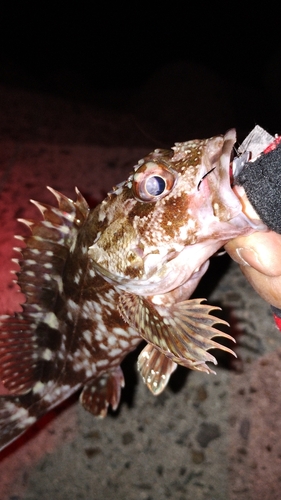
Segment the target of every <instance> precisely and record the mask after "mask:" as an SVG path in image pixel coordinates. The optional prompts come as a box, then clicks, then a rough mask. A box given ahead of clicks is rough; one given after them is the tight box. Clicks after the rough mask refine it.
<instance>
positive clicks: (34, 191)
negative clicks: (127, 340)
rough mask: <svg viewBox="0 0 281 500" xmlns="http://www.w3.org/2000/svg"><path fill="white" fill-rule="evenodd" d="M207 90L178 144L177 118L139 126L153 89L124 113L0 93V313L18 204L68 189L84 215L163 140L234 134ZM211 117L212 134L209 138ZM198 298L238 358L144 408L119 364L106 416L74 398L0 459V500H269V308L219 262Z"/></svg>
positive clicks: (9, 297)
mask: <svg viewBox="0 0 281 500" xmlns="http://www.w3.org/2000/svg"><path fill="white" fill-rule="evenodd" d="M159 78H161V75H160V77H159ZM211 83H212V85H211V90H210V92H211V93H212V95H213V97H214V98H213V100H212V110H209V115H208V117H207V118H208V121H207V122H206V124H205V125H203V124H202V122H199V123H198V120H197V123H195V124H194V133H193V134H192V119H193V117H194V116H195V112H194V111H193V110H192V109H191V110H190V120H188V113H187V125H186V137H183V130H184V125H183V121H184V119H183V114H184V113H183V110H181V111H180V118H179V120H178V121H176V126H175V131H173V130H172V125H171V124H170V125H169V126H168V125H167V126H166V124H168V123H169V113H168V111H169V110H168V109H166V108H165V109H164V108H163V106H162V107H161V96H159V95H158V96H157V99H158V100H159V102H156V103H154V105H155V106H154V105H153V106H154V107H153V106H152V107H153V109H154V114H152V118H151V121H149V109H148V111H146V106H147V107H148V108H149V106H148V104H147V103H148V102H149V99H150V97H151V94H153V89H154V88H155V87H156V83H155V87H153V85H154V83H153V81H152V82H150V86H149V85H147V87H146V88H144V89H142V91H141V92H140V93H139V94H138V96H135V97H134V100H133V101H132V102H131V104H130V105H131V108H130V109H131V110H133V114H132V113H131V112H129V111H128V112H127V111H123V112H122V111H117V110H115V111H112V110H111V111H110V110H109V109H106V110H102V109H101V108H99V107H97V106H95V105H91V106H90V105H86V104H81V103H79V102H78V101H75V102H74V101H70V100H69V101H67V100H63V99H60V98H56V97H50V96H48V95H47V94H39V93H35V92H34V93H31V92H28V91H24V90H17V89H13V88H7V87H4V86H2V87H0V176H1V177H0V190H1V191H0V217H1V229H0V312H2V313H5V312H11V311H12V310H15V309H16V308H18V307H19V305H18V304H19V299H20V294H19V292H18V291H17V287H16V286H15V285H11V279H12V278H11V275H10V273H9V270H10V269H12V268H14V269H16V265H14V264H11V263H10V259H11V257H15V256H16V254H15V253H14V252H13V251H12V247H13V246H14V245H15V244H16V245H18V242H15V241H14V240H13V235H14V234H15V233H21V234H23V232H24V228H22V227H21V225H20V224H19V223H18V222H17V221H16V219H17V218H18V217H35V216H37V214H36V209H35V208H34V207H33V206H32V205H31V204H30V203H29V201H28V200H29V199H35V200H39V201H42V202H49V203H50V202H54V200H53V199H52V195H51V194H50V193H49V192H48V191H47V190H46V188H45V186H46V185H50V186H52V187H53V188H55V189H57V190H58V191H61V192H63V193H64V194H66V195H67V196H69V197H73V196H74V187H75V186H78V187H79V189H80V190H81V192H82V193H83V194H84V195H85V197H86V198H87V199H88V200H89V202H90V203H92V204H94V203H96V202H98V201H101V199H102V198H103V197H104V196H105V194H106V191H107V190H109V189H110V188H111V187H112V185H114V184H116V183H117V182H119V181H121V180H124V179H125V178H126V177H127V175H128V172H129V171H130V170H131V168H132V166H133V165H134V164H135V163H136V162H137V160H138V159H139V158H141V157H142V156H143V155H144V154H145V153H147V152H149V151H150V150H152V149H153V148H155V147H157V146H160V147H163V146H166V147H169V146H172V142H170V143H168V142H166V143H165V144H163V143H164V141H166V140H167V139H169V140H170V139H171V141H173V140H184V139H185V140H188V139H192V138H195V136H196V137H209V136H211V135H212V134H214V133H223V132H224V131H225V130H226V129H227V128H229V127H231V126H234V125H235V123H234V121H233V120H234V119H235V113H232V112H231V113H230V114H229V119H228V120H229V121H228V120H227V119H226V118H225V108H226V106H228V101H227V99H228V98H227V94H225V93H224V94H223V98H222V94H220V99H218V100H217V101H216V100H215V96H216V95H217V92H216V91H217V90H219V88H220V82H218V81H216V79H215V78H213V80H212V81H211ZM163 99H164V101H165V99H167V97H166V96H164V97H163ZM194 99H195V97H194V96H193V94H192V100H193V101H194ZM187 100H188V99H187ZM197 101H198V99H197ZM144 103H145V105H144ZM170 104H171V107H172V106H175V103H173V102H171V103H170ZM161 109H164V111H165V113H164V112H163V113H162V112H161ZM229 109H231V103H229ZM156 110H159V114H157V113H156ZM161 113H162V114H161ZM192 113H193V114H192ZM212 114H213V115H215V116H216V117H217V121H213V122H212V125H211V126H208V125H207V123H209V122H210V116H211V115H212ZM220 116H222V117H223V118H222V119H221V121H220V119H219V118H218V117H220ZM136 117H137V118H136ZM153 120H154V122H153ZM230 120H231V121H230ZM193 122H194V120H193ZM179 123H181V127H180V125H179ZM261 125H263V124H262V123H261ZM143 131H145V133H143ZM247 132H248V130H246V133H247ZM273 132H274V131H273ZM174 134H178V135H177V136H175V137H174V136H173V135H174ZM157 140H158V141H159V143H158V145H157V144H156V143H155V142H156V141H157ZM197 295H198V296H206V298H208V301H209V302H210V303H213V304H216V305H220V306H221V307H222V309H223V312H222V317H223V318H225V319H226V320H227V321H229V322H230V324H231V328H230V331H229V333H230V334H232V335H233V336H234V337H235V338H236V341H237V345H236V346H235V351H236V353H237V356H238V359H237V360H234V359H231V356H229V355H228V354H220V353H219V354H218V360H219V366H218V367H217V368H216V371H217V375H216V376H215V375H206V374H203V373H196V372H188V370H184V369H182V368H180V369H178V370H177V371H176V372H175V374H174V376H173V377H172V380H171V383H170V385H169V387H168V388H167V389H166V391H165V392H164V393H163V394H161V395H160V396H158V397H156V398H155V397H154V396H152V395H151V394H150V392H149V391H148V389H147V388H146V387H145V386H144V385H143V383H142V381H141V380H140V378H139V376H138V374H137V371H136V366H135V362H136V357H137V353H132V354H131V355H130V356H129V357H128V359H127V360H126V361H125V363H124V371H125V378H126V388H125V390H124V391H123V397H122V403H121V406H120V409H119V410H118V411H117V412H116V413H110V414H109V415H108V417H107V418H106V419H104V420H99V419H95V418H94V417H93V416H92V415H91V414H88V413H87V412H86V411H85V410H84V409H83V408H82V407H81V406H80V405H79V404H78V401H77V397H76V396H75V397H73V398H72V399H71V400H70V401H68V402H66V404H65V405H63V406H62V407H60V408H58V409H55V410H53V411H52V412H51V413H50V414H49V415H47V416H46V417H45V418H43V419H42V420H41V421H40V422H39V423H38V424H36V425H35V426H34V427H33V428H32V429H30V431H29V432H28V433H27V434H26V435H25V436H23V437H22V438H21V439H20V440H18V441H17V442H15V443H14V444H13V445H11V446H10V447H9V448H8V449H7V450H4V451H3V452H2V453H1V454H0V499H1V500H39V499H40V500H49V499H50V498H53V499H55V500H82V499H83V500H88V499H94V500H102V499H107V500H111V499H112V500H113V499H114V500H117V499H118V500H123V499H128V500H163V499H166V498H167V499H168V498H171V499H173V500H186V499H192V500H197V499H198V500H207V499H208V500H252V499H253V500H254V499H255V500H261V499H262V500H275V499H276V500H277V499H280V498H281V437H280V436H281V418H280V415H281V394H280V385H281V368H280V361H281V336H280V332H279V331H278V330H277V329H276V328H275V326H274V322H273V319H272V316H271V312H270V308H269V306H268V305H267V304H266V303H264V302H263V301H262V299H261V298H259V297H258V296H257V295H256V293H255V292H254V291H253V290H252V289H251V287H250V285H249V284H248V283H247V282H246V281H245V279H244V277H243V276H242V274H241V273H240V270H239V268H238V266H237V265H236V264H235V263H230V262H229V260H228V258H227V257H226V256H223V257H220V258H219V257H218V258H214V259H213V260H212V264H211V268H210V270H209V271H208V273H207V275H206V276H205V277H204V279H203V280H202V283H201V284H200V290H199V291H198V293H197Z"/></svg>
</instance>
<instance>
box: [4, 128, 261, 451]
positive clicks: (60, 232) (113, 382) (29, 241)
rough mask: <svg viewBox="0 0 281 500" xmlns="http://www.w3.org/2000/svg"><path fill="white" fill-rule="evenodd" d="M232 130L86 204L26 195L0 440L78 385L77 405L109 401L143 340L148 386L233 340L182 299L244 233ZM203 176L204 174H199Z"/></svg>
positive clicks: (169, 156)
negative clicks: (30, 210) (21, 298)
mask: <svg viewBox="0 0 281 500" xmlns="http://www.w3.org/2000/svg"><path fill="white" fill-rule="evenodd" d="M235 140H236V136H235V131H234V130H231V131H229V132H227V133H226V134H225V136H218V137H214V138H211V139H205V140H196V141H186V142H185V143H176V146H175V147H174V148H173V150H171V151H166V150H159V149H157V150H155V151H154V152H152V153H150V154H149V155H148V156H146V157H145V158H144V159H142V160H140V161H139V163H138V165H136V166H135V167H134V168H133V173H132V174H130V175H129V177H128V179H127V181H125V182H123V183H121V184H119V185H118V186H117V187H116V188H113V191H112V192H111V193H109V194H108V196H107V198H106V199H105V200H104V201H103V202H102V203H101V204H100V205H99V206H98V207H96V208H95V209H91V210H90V209H89V207H88V205H87V203H86V201H85V199H84V198H83V196H82V195H81V194H80V192H79V191H78V190H76V194H77V199H76V201H72V200H70V199H68V198H67V197H66V196H64V195H62V194H60V193H58V192H56V191H54V190H53V189H51V188H49V189H50V191H51V192H52V193H53V194H54V196H55V197H56V199H57V203H58V207H52V206H48V205H43V204H40V203H38V202H33V203H35V205H36V206H37V208H38V209H39V210H40V212H41V214H42V217H43V218H42V220H40V221H23V222H24V223H25V224H27V226H28V227H29V229H30V232H31V234H30V235H29V236H27V237H26V238H24V243H25V247H24V248H23V249H22V250H21V252H22V257H21V258H20V261H19V265H20V271H19V272H18V284H19V286H20V288H21V291H22V293H23V294H24V295H25V298H26V301H25V303H24V304H23V305H22V312H19V313H16V314H15V315H14V316H12V317H6V316H3V317H1V319H0V375H1V378H2V381H3V384H4V386H5V387H6V388H7V389H8V390H9V391H10V394H9V395H7V396H2V397H0V448H4V447H5V446H7V445H8V444H9V443H10V442H12V441H13V440H14V439H16V438H17V437H18V436H19V435H20V434H21V433H22V432H24V431H25V430H26V429H27V428H28V427H29V426H30V425H32V424H33V423H34V422H35V421H36V420H37V419H38V418H40V416H42V415H43V414H44V413H46V412H47V411H49V410H50V409H51V408H52V407H54V406H55V405H57V404H59V403H60V402H62V401H63V400H64V399H66V398H67V397H69V396H70V395H71V394H73V393H74V392H76V391H78V390H80V391H81V394H80V401H81V403H82V405H83V406H84V407H85V409H86V410H88V411H90V412H91V413H93V414H94V415H97V416H105V415H106V413H107V409H108V406H109V405H111V406H112V408H113V409H116V408H117V406H118V404H119V400H120V392H121V388H122V387H123V386H124V378H123V374H122V370H121V368H120V363H121V362H122V360H123V359H124V357H125V356H126V355H127V353H129V352H130V351H132V350H134V349H135V348H136V346H137V345H138V344H139V343H140V342H141V341H142V339H144V340H146V341H147V345H146V347H145V348H144V349H143V351H142V352H141V353H140V356H139V360H138V369H139V371H140V374H141V376H142V378H143V380H144V382H145V383H146V384H147V386H148V388H149V389H150V390H151V391H152V393H153V394H155V395H157V394H159V393H160V392H162V390H164V388H165V387H166V385H167V383H168V381H169V377H170V375H171V374H172V373H173V371H174V370H175V368H176V366H177V364H181V365H183V366H186V367H189V368H192V369H195V370H200V371H203V372H207V373H210V372H212V370H211V369H210V367H209V366H208V365H207V364H206V362H208V361H211V362H213V363H215V364H216V359H215V358H214V356H212V355H211V354H210V353H209V352H208V351H209V350H210V349H213V348H220V349H222V350H224V351H227V352H230V353H233V351H231V350H230V349H229V348H228V347H226V346H224V345H221V344H219V343H217V342H215V341H214V340H213V338H214V337H216V336H222V337H225V338H228V339H232V337H230V336H229V335H228V334H226V333H224V332H222V331H220V330H217V329H216V328H214V326H213V325H214V324H215V323H225V322H223V321H222V320H219V319H218V318H217V317H215V316H212V315H210V312H211V311H212V309H216V308H214V307H212V306H209V305H207V304H202V300H203V299H192V300H190V299H189V298H190V296H191V294H192V293H193V291H194V289H195V288H196V286H197V284H198V282H199V281H200V279H201V277H202V275H203V274H204V273H205V271H206V269H207V267H208V259H209V257H210V256H211V255H212V254H213V253H215V252H216V251H217V250H218V249H219V248H220V247H221V246H222V245H223V244H224V243H225V242H226V241H228V240H229V239H231V238H232V237H235V236H237V235H239V234H249V232H251V231H252V228H251V226H250V225H249V224H248V222H247V219H246V218H245V217H240V216H241V205H240V202H239V200H238V199H237V198H236V196H235V195H234V194H233V192H232V189H231V186H230V181H229V164H230V155H231V152H232V148H233V145H234V143H235ZM208 173H210V175H208Z"/></svg>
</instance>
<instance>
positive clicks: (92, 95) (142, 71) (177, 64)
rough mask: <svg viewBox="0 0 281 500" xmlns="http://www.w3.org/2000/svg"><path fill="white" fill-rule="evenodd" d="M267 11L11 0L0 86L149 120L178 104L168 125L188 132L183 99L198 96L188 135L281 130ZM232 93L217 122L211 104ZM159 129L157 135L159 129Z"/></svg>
mask: <svg viewBox="0 0 281 500" xmlns="http://www.w3.org/2000/svg"><path fill="white" fill-rule="evenodd" d="M262 8H263V10H262V9H261V7H260V5H258V4H256V7H255V10H254V11H253V10H252V8H251V6H249V5H248V7H245V6H242V4H238V5H237V4H233V3H230V2H227V3H223V4H220V3H215V4H213V2H208V3H207V2H193V3H191V2H188V1H187V2H184V3H182V2H178V3H177V2H168V3H166V4H165V5H164V3H163V2H150V4H148V5H147V4H146V3H143V2H130V3H127V2H126V3H125V2H124V3H120V2H114V3H111V2H104V3H101V2H87V3H83V2H72V3H66V2H64V3H63V4H62V2H42V1H40V2H28V1H21V2H7V1H6V2H3V3H2V4H1V7H0V33H1V45H0V47H1V48H0V83H4V84H6V85H7V84H8V85H13V86H18V87H22V88H26V89H29V90H33V91H44V92H48V93H52V94H56V95H60V96H63V97H67V98H68V99H73V100H79V101H83V102H87V103H91V104H93V103H94V104H96V105H99V106H102V107H107V108H110V109H122V110H129V111H131V112H133V113H135V114H136V115H137V116H138V115H139V114H140V115H141V114H142V113H143V114H145V116H146V118H147V119H149V113H150V110H151V116H152V120H153V119H154V118H155V116H154V115H155V114H157V113H159V114H160V115H161V110H162V111H163V109H165V106H169V105H170V106H171V112H170V123H169V126H168V125H167V128H169V129H171V130H172V129H173V123H172V122H173V121H174V125H175V131H176V133H178V134H180V135H181V130H182V129H181V127H178V130H177V125H176V122H178V121H181V122H182V119H183V117H182V116H180V117H179V119H178V120H177V118H176V117H177V110H176V108H179V107H180V104H181V101H182V106H183V108H184V106H185V102H186V101H189V106H190V102H191V101H192V105H193V108H194V113H195V111H196V105H198V106H199V110H198V114H200V118H199V124H196V123H194V122H195V121H196V120H195V119H194V117H193V115H192V116H191V117H190V119H188V118H187V119H186V122H188V125H186V132H187V133H188V134H189V133H192V130H193V124H192V122H193V123H194V133H200V129H202V132H204V131H205V130H206V131H207V130H208V129H209V128H210V130H211V132H213V129H216V127H217V126H218V125H216V123H220V121H221V122H222V126H224V121H226V123H227V124H228V122H229V126H236V127H237V128H238V129H239V128H240V129H243V130H244V129H245V131H247V130H250V129H251V128H252V127H253V126H254V125H255V124H256V123H259V124H260V125H262V126H263V127H264V128H267V129H268V130H269V131H270V132H272V133H275V132H280V131H281V126H280V119H279V114H280V110H281V97H280V90H279V87H280V85H279V81H280V77H281V70H280V28H279V25H280V20H279V15H278V12H276V11H274V9H273V8H272V6H270V8H268V10H267V11H266V10H265V6H264V5H263V6H262ZM155 75H156V76H155ZM173 75H174V78H173ZM213 79H215V82H216V83H215V84H214V81H213ZM210 80H211V82H213V83H211V87H210V88H209V87H208V82H209V81H210ZM218 81H219V82H220V85H219V86H218V85H217V82H218ZM151 82H152V83H151ZM144 88H145V93H144V94H141V91H142V90H143V89H144ZM165 89H166V90H165ZM185 89H186V90H185ZM190 89H192V91H190ZM194 89H195V90H196V92H195V95H194ZM221 89H223V92H222V90H221ZM165 92H166V94H165ZM224 92H225V93H227V100H226V101H227V103H229V104H230V106H229V109H228V105H227V104H226V105H225V106H220V107H219V111H218V113H220V114H221V115H222V114H224V115H225V117H226V119H225V120H223V119H222V118H221V119H220V120H218V119H217V117H215V116H214V124H215V125H214V126H213V127H212V126H210V121H212V118H211V116H212V114H213V115H215V114H217V113H216V110H215V109H216V108H214V110H212V113H211V116H210V112H209V110H207V108H208V104H209V103H210V106H211V107H212V102H214V99H217V97H218V94H222V93H224ZM159 95H161V98H160V97H159ZM136 96H137V97H136ZM140 96H141V97H140ZM155 100H156V102H155ZM202 100H203V104H202ZM136 103H137V105H136ZM173 107H174V109H175V117H174V118H173V116H172V112H173ZM140 108H141V111H142V113H141V112H140ZM154 108H157V110H156V109H154ZM159 108H161V110H160V109H159ZM230 108H231V109H230ZM205 110H206V118H205V120H204V113H205ZM206 121H207V122H208V124H209V126H207V125H206V123H205V122H206ZM203 123H204V124H205V125H204V126H203ZM149 132H150V131H149ZM153 132H154V133H155V135H156V136H157V133H156V132H155V127H154V128H153ZM217 132H218V133H221V132H223V130H214V133H217ZM170 135H171V136H172V135H173V134H172V133H171V134H170V133H169V134H168V133H167V139H168V138H169V139H170ZM187 138H190V137H187V136H186V137H185V139H187ZM165 139H166V137H165ZM179 139H180V140H181V139H182V137H179Z"/></svg>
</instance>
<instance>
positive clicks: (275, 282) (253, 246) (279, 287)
mask: <svg viewBox="0 0 281 500" xmlns="http://www.w3.org/2000/svg"><path fill="white" fill-rule="evenodd" d="M235 189H236V188H234V190H235ZM243 191H244V190H243ZM243 191H242V190H240V189H239V188H238V190H237V192H236V194H237V195H238V196H239V198H240V201H241V202H242V206H243V212H244V213H245V214H246V215H248V216H249V217H253V215H254V216H255V218H257V214H256V213H254V214H253V208H252V206H251V205H250V202H249V200H248V199H247V197H246V195H245V193H244V192H243ZM225 249H226V251H227V252H228V254H229V255H230V257H231V258H232V259H233V260H235V261H236V262H238V264H239V265H240V268H241V270H242V272H243V274H244V275H245V276H246V278H247V279H248V281H249V282H250V283H251V285H252V286H253V288H254V289H255V290H256V291H257V293H258V294H259V295H260V296H261V297H262V298H263V299H264V300H265V301H266V302H268V303H269V304H271V305H273V306H275V307H277V308H279V309H281V235H280V234H277V233H275V232H273V231H265V232H255V233H252V234H251V235H249V236H239V237H237V238H235V239H233V240H232V241H230V242H229V243H227V244H226V245H225Z"/></svg>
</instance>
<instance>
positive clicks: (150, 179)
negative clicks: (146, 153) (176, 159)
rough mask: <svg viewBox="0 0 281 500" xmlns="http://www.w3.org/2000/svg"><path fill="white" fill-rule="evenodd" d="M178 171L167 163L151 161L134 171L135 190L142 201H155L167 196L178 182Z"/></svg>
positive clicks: (136, 195) (135, 193)
mask: <svg viewBox="0 0 281 500" xmlns="http://www.w3.org/2000/svg"><path fill="white" fill-rule="evenodd" d="M176 178H177V177H176V173H175V172H174V171H173V170H172V169H170V168H169V167H168V166H167V165H164V164H162V163H155V162H153V161H149V162H146V163H143V164H142V165H141V166H140V167H139V168H138V169H137V170H136V171H135V173H134V177H133V192H134V195H135V198H137V199H138V200H140V201H147V202H153V201H157V200H159V199H161V198H163V197H164V196H167V194H169V193H170V192H171V190H172V189H173V187H174V185H175V182H176Z"/></svg>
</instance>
